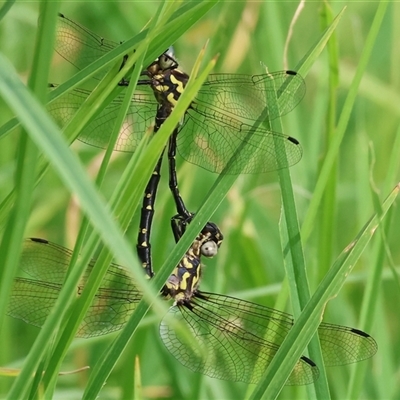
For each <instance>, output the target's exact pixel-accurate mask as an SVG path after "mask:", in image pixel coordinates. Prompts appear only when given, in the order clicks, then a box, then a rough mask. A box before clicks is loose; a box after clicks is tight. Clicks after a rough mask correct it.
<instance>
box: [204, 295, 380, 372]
mask: <svg viewBox="0 0 400 400" xmlns="http://www.w3.org/2000/svg"><path fill="white" fill-rule="evenodd" d="M202 294H203V295H204V296H205V297H206V298H207V301H208V302H209V303H213V304H214V306H215V307H216V308H220V307H223V308H225V309H226V310H227V311H226V312H227V313H228V311H229V312H231V313H232V314H234V313H235V309H238V310H240V313H241V315H242V319H243V320H246V321H247V324H249V330H250V331H251V332H253V333H255V334H257V335H258V336H262V337H267V338H268V340H269V341H271V342H273V343H274V344H275V345H277V346H279V345H281V344H282V342H283V340H284V339H285V337H286V335H287V334H288V333H289V330H290V329H291V328H292V326H293V323H294V320H293V317H292V316H291V315H290V314H287V313H284V312H281V311H278V310H275V309H273V308H268V307H264V306H261V305H259V304H255V303H251V302H248V301H244V300H239V299H236V298H232V297H227V296H221V295H216V294H213V293H205V292H202ZM265 335H267V336H265ZM318 335H319V339H320V343H321V349H322V354H323V356H324V362H325V365H327V366H335V365H346V364H351V363H355V362H359V361H362V360H365V359H367V358H370V357H372V356H373V355H374V354H375V353H376V351H377V344H376V342H375V340H374V339H373V338H372V337H371V336H370V335H368V334H367V333H365V332H362V331H360V330H358V329H354V328H349V327H347V326H342V325H336V324H328V323H325V322H322V323H321V324H320V325H319V327H318Z"/></svg>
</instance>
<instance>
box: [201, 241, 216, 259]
mask: <svg viewBox="0 0 400 400" xmlns="http://www.w3.org/2000/svg"><path fill="white" fill-rule="evenodd" d="M200 251H201V254H202V255H203V256H204V257H214V256H216V255H217V253H218V245H217V244H216V243H215V242H214V241H212V240H210V241H208V242H205V243H203V245H202V246H201V247H200Z"/></svg>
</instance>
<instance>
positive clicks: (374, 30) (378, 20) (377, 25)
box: [302, 1, 389, 242]
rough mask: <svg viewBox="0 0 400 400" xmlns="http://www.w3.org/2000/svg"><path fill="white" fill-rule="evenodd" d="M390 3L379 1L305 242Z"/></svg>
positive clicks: (318, 186) (323, 172)
mask: <svg viewBox="0 0 400 400" xmlns="http://www.w3.org/2000/svg"><path fill="white" fill-rule="evenodd" d="M388 4H389V3H388V2H386V1H381V2H380V3H379V6H378V8H377V11H376V14H375V18H374V20H373V23H372V25H371V28H370V30H369V34H368V37H367V40H366V42H365V45H364V47H363V51H362V54H361V57H360V61H359V63H358V67H357V70H356V74H355V76H354V79H353V81H352V83H351V87H350V90H349V92H348V94H347V97H346V101H345V103H344V105H343V109H342V111H341V114H340V117H339V121H338V124H337V127H336V132H335V136H334V139H333V140H332V142H331V145H330V147H329V150H328V152H327V154H326V157H325V159H324V163H323V166H322V168H321V172H320V174H319V177H318V182H317V184H316V186H315V188H314V191H313V197H312V199H311V203H310V206H309V208H308V212H307V214H306V216H305V218H304V223H303V226H302V237H303V241H304V242H306V241H307V239H308V237H309V236H310V233H311V231H312V229H313V225H314V222H315V218H316V215H317V212H318V209H319V206H320V203H321V199H322V196H323V193H324V190H325V187H326V184H327V182H328V180H329V176H330V173H331V170H332V166H333V165H334V163H335V160H336V158H337V155H338V152H339V148H340V144H341V143H342V140H343V137H344V134H345V132H346V128H347V125H348V122H349V118H350V115H351V113H352V111H353V107H354V102H355V100H356V98H357V95H358V88H359V86H360V82H361V79H362V77H363V75H364V73H365V70H366V67H367V64H368V61H369V59H370V56H371V53H372V49H373V47H374V45H375V42H376V40H377V36H378V33H379V31H380V29H381V25H382V21H383V17H384V16H385V13H386V9H387V7H388Z"/></svg>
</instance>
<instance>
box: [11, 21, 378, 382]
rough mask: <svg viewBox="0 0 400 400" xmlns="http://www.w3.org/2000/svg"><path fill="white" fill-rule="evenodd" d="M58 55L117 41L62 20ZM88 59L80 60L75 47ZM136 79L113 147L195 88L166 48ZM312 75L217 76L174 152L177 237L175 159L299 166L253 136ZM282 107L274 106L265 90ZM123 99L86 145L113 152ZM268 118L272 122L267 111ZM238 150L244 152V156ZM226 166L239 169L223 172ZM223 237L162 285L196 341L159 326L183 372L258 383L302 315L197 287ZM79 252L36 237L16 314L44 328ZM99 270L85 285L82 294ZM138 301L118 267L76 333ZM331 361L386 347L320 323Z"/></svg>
mask: <svg viewBox="0 0 400 400" xmlns="http://www.w3.org/2000/svg"><path fill="white" fill-rule="evenodd" d="M57 43H58V44H57V49H56V50H57V51H58V52H59V53H60V54H61V55H62V56H63V57H65V58H66V59H67V60H68V61H70V62H72V63H73V64H74V65H76V66H77V67H78V68H83V67H84V66H86V65H87V64H89V63H91V62H92V61H94V60H95V59H96V58H98V57H99V56H100V55H101V54H102V53H103V52H107V51H109V50H111V48H113V47H115V46H117V45H118V44H117V43H113V42H110V41H106V40H104V39H103V38H101V37H99V36H97V35H95V34H93V33H92V32H90V31H88V30H87V29H86V28H84V27H82V26H80V25H78V24H76V23H74V22H72V21H70V20H69V19H67V18H65V17H64V16H62V15H60V17H59V28H58V42H57ZM78 43H79V46H78V47H80V46H82V45H83V47H82V49H83V51H84V53H83V56H82V57H79V56H77V55H76V48H77V46H76V45H77V44H78ZM143 75H144V76H145V77H147V79H144V80H142V81H139V89H140V92H138V93H136V94H135V95H134V97H133V99H132V103H131V106H130V109H129V111H128V114H127V116H126V121H125V123H124V125H123V128H122V129H121V132H120V135H119V139H118V141H117V143H116V145H115V150H119V151H127V152H132V151H135V149H136V146H137V144H138V143H139V141H140V139H141V137H142V136H143V134H144V133H145V131H146V129H147V128H148V126H149V125H150V124H151V123H152V122H154V119H155V127H154V132H157V130H158V129H159V127H160V126H161V124H162V123H163V121H164V120H165V118H167V117H168V115H169V113H170V112H171V110H172V108H173V107H174V105H175V102H176V101H177V99H178V98H179V95H180V93H181V92H182V91H183V89H184V87H185V84H186V82H187V79H188V76H187V75H186V74H185V73H183V72H182V71H180V70H179V69H178V65H177V63H176V61H175V59H174V57H173V55H172V54H171V53H169V52H166V53H164V54H163V55H161V56H160V57H159V58H158V59H157V60H156V61H155V62H154V63H153V64H152V65H151V66H149V68H148V69H147V70H146V71H144V73H143ZM304 90H305V85H304V81H303V79H302V78H301V77H300V76H299V75H298V74H296V73H295V72H291V71H281V72H276V73H268V74H264V75H256V76H250V75H228V74H216V75H211V76H210V77H209V78H208V80H207V81H206V82H205V84H204V85H203V87H202V88H201V90H200V92H199V94H198V95H197V97H196V98H195V100H194V101H193V103H192V104H191V106H190V107H189V109H188V110H187V112H186V115H185V119H184V121H183V123H182V124H181V125H180V126H179V127H177V128H176V130H175V131H174V132H173V134H172V135H171V138H170V140H169V144H168V160H169V174H170V178H169V182H170V189H171V191H172V194H173V197H174V200H175V203H176V207H177V212H178V214H177V215H176V216H175V217H173V218H172V228H173V234H174V237H175V240H176V241H178V240H179V239H180V238H181V236H182V235H183V233H184V232H185V230H186V227H187V226H188V224H190V222H191V219H192V217H193V214H192V213H190V212H189V211H188V210H187V208H186V207H185V204H184V202H183V200H182V198H181V196H180V194H179V191H178V183H177V177H176V168H175V155H176V151H177V149H178V151H179V152H180V154H181V155H182V156H183V158H185V159H186V160H187V161H189V162H192V163H194V164H197V165H200V166H202V167H204V168H206V169H208V170H210V171H212V172H218V173H221V172H222V171H223V170H224V173H233V174H237V173H241V172H244V173H255V172H266V171H272V170H275V169H277V168H278V167H279V165H281V164H280V157H285V159H287V163H288V164H289V165H293V164H295V163H296V162H298V161H299V160H300V158H301V155H302V152H301V147H300V145H299V143H298V141H297V140H296V139H294V138H292V137H289V136H285V135H282V134H279V133H276V132H272V131H271V130H269V129H266V128H263V127H260V126H259V127H257V128H253V122H254V121H255V120H257V119H258V118H259V117H260V115H266V116H267V117H268V118H269V119H274V118H277V117H279V116H281V115H284V114H285V113H287V112H289V111H290V110H292V109H293V108H294V107H295V106H296V105H297V104H298V103H299V101H300V100H301V99H302V97H303V95H304ZM269 91H270V92H271V93H272V94H273V98H275V99H276V101H275V102H272V103H270V102H268V101H267V100H266V98H268V92H269ZM88 95H89V92H88V91H85V90H79V89H75V90H73V91H71V92H69V93H67V94H66V95H65V96H63V97H62V98H61V99H60V100H56V101H54V102H53V103H51V104H50V105H49V111H50V113H51V114H52V115H53V116H54V117H55V119H57V120H59V122H60V123H61V124H65V123H66V122H67V121H68V120H69V119H70V118H71V117H72V116H73V114H74V113H75V112H76V111H77V109H78V108H79V107H80V105H81V104H82V103H83V102H84V101H85V99H86V98H87V96H88ZM120 103H121V98H118V97H117V98H116V99H115V100H114V101H113V102H111V104H110V105H109V106H107V107H106V108H105V109H104V110H103V111H102V112H101V113H100V114H99V115H98V116H97V117H96V119H94V120H93V121H92V122H91V123H89V125H88V126H87V127H86V128H85V129H84V131H83V132H82V134H81V136H80V139H81V140H82V141H84V142H86V143H88V144H91V145H94V146H98V147H106V146H107V145H108V138H109V135H110V132H111V130H112V127H113V124H114V120H115V118H116V115H117V113H118V108H119V106H120ZM263 113H264V114H263ZM241 147H242V149H241V151H240V152H238V151H237V149H238V148H241ZM161 160H162V158H161V157H160V159H159V162H158V163H157V166H156V170H155V173H154V174H153V175H152V178H151V179H150V181H149V183H148V185H147V188H146V193H145V197H144V200H143V207H142V216H141V220H140V229H139V236H138V245H137V250H138V256H139V258H140V260H141V262H142V263H143V267H144V270H145V273H146V274H147V275H148V276H149V277H152V276H153V268H152V262H151V251H150V249H151V248H150V244H149V242H150V231H151V225H152V218H153V210H154V207H153V205H154V201H155V195H156V191H157V186H158V181H159V176H160V168H161ZM228 163H229V166H230V169H229V170H226V169H224V168H225V167H226V166H227V165H228ZM222 239H223V236H222V233H221V232H220V230H219V229H218V227H217V226H216V225H215V224H213V223H211V222H209V223H208V224H207V225H206V226H205V227H204V228H203V230H202V231H201V232H200V233H199V235H198V236H197V238H196V239H195V241H194V242H193V243H192V245H191V247H190V248H189V249H188V250H187V252H186V254H185V256H184V257H183V259H182V260H181V262H180V263H179V264H178V265H177V266H176V268H175V269H174V271H173V273H172V274H171V276H170V277H169V279H168V281H167V282H166V284H165V286H164V287H163V289H162V292H161V295H162V296H164V297H165V298H167V299H168V298H173V299H174V300H175V302H174V305H173V306H172V307H171V308H170V310H169V312H168V314H170V315H173V317H174V318H176V319H179V320H181V321H182V322H183V323H185V324H186V325H187V327H188V328H189V330H190V331H191V333H192V335H193V337H194V338H196V343H195V344H194V345H189V344H188V343H187V342H186V341H185V340H184V339H183V338H181V337H180V336H179V334H178V333H177V332H176V331H175V330H174V329H173V328H172V327H170V325H169V324H168V321H167V320H168V318H165V319H163V321H162V322H161V325H160V336H161V338H162V340H163V342H164V344H165V346H166V347H167V349H168V350H169V351H170V352H171V353H172V354H173V355H174V356H175V357H176V358H177V359H178V360H179V361H180V362H181V363H182V364H183V365H185V366H186V367H188V368H189V369H191V370H192V371H196V372H200V373H203V374H206V375H209V376H212V377H215V378H220V379H227V380H232V381H244V382H248V383H256V382H257V381H258V380H259V379H260V378H261V376H262V374H263V373H264V371H265V369H266V368H267V367H268V365H269V363H270V362H271V360H272V358H273V357H274V355H275V354H276V352H277V350H278V348H279V346H280V344H281V343H282V341H283V340H284V338H285V337H286V335H287V333H288V332H289V330H290V329H291V327H292V326H293V318H292V317H291V316H290V315H288V314H286V313H283V312H280V311H277V310H274V309H271V308H267V307H263V306H261V305H258V304H255V303H251V302H247V301H243V300H240V299H236V298H233V297H229V296H224V295H219V294H214V293H206V292H202V291H200V289H199V282H200V279H201V272H202V270H201V257H202V256H205V257H212V256H215V255H216V254H217V252H218V248H219V246H220V244H221V242H222ZM71 254H72V253H71V251H69V250H67V249H65V248H63V247H61V246H58V245H56V244H53V243H51V242H48V241H46V240H42V239H27V240H26V241H25V243H24V250H23V254H22V259H21V271H22V272H23V273H24V274H25V277H18V278H16V280H15V284H14V288H13V292H12V298H11V302H10V307H9V315H11V316H13V317H16V318H20V319H22V320H24V321H25V322H27V323H30V324H33V325H36V326H41V325H42V324H43V323H44V321H45V319H46V317H47V315H48V314H49V312H50V310H51V308H52V306H53V305H54V302H55V300H56V299H57V297H58V294H59V291H60V289H61V287H62V284H63V281H64V279H65V276H66V272H67V268H68V265H69V262H70V259H71ZM93 265H94V263H93V262H91V263H90V264H89V265H88V266H87V269H86V271H85V272H84V275H83V277H82V279H81V283H80V287H79V288H77V293H81V289H82V287H83V286H84V285H85V282H86V280H87V277H88V276H89V274H90V272H91V270H92V268H93ZM140 299H141V293H140V291H139V290H138V288H137V287H136V285H135V282H134V280H133V278H132V276H131V275H130V273H129V271H128V270H127V269H125V268H123V267H122V266H119V265H117V264H110V266H109V268H108V271H107V273H106V276H105V278H104V281H103V282H102V285H101V287H100V288H99V291H98V292H97V294H96V296H95V299H94V301H93V304H92V305H91V307H90V309H89V311H88V313H87V315H86V316H85V318H84V320H83V322H82V324H81V326H80V328H79V331H78V334H77V336H80V337H92V336H98V335H103V334H106V333H109V332H112V331H116V330H119V329H121V328H122V327H123V326H124V324H125V323H126V321H127V320H128V318H129V317H130V315H131V314H132V312H133V311H134V309H135V307H136V305H137V303H138V302H139V300H140ZM318 333H319V337H320V341H321V347H322V351H323V355H324V361H325V363H326V365H343V364H348V363H353V362H357V361H360V360H364V359H366V358H369V357H371V356H372V355H373V354H375V352H376V350H377V346H376V343H375V341H374V339H373V338H372V337H370V336H369V335H368V334H366V333H364V332H362V331H359V330H357V329H353V328H348V327H344V326H340V325H333V324H326V323H322V324H321V325H320V326H319V329H318ZM317 377H318V367H317V366H316V365H315V363H314V362H313V361H312V360H310V359H308V358H307V357H301V358H300V359H299V361H298V362H297V364H296V366H295V368H294V370H293V372H292V374H291V375H290V377H289V379H288V381H287V384H293V385H294V384H307V383H311V382H313V381H315V380H316V379H317Z"/></svg>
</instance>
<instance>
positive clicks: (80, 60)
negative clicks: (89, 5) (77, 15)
mask: <svg viewBox="0 0 400 400" xmlns="http://www.w3.org/2000/svg"><path fill="white" fill-rule="evenodd" d="M118 44H119V43H117V42H113V41H111V40H107V39H104V38H102V37H101V36H99V35H97V34H95V33H93V32H91V31H90V30H88V29H86V28H85V27H84V26H82V25H80V24H78V23H76V22H74V21H71V20H70V19H68V18H67V17H65V16H64V15H62V14H59V16H58V21H57V34H56V44H55V49H56V52H57V53H58V54H59V55H60V56H61V57H62V58H64V59H65V60H67V61H68V62H69V63H71V64H72V65H74V66H75V67H76V68H78V69H83V68H85V67H86V66H88V65H89V64H91V63H92V62H94V61H96V60H98V59H99V58H100V57H101V56H103V55H104V54H106V53H108V52H109V51H110V50H112V49H114V48H115V47H116V46H118ZM121 61H122V60H121Z"/></svg>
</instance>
